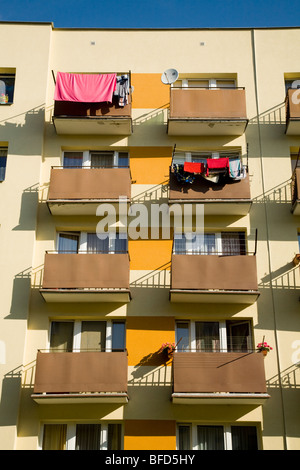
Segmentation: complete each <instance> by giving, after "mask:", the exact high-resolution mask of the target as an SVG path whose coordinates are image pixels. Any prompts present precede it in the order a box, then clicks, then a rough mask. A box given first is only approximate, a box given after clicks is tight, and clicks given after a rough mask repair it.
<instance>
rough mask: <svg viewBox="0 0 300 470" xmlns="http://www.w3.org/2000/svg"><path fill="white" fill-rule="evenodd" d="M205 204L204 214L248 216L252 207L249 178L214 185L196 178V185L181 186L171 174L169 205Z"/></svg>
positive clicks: (201, 178) (199, 177)
mask: <svg viewBox="0 0 300 470" xmlns="http://www.w3.org/2000/svg"><path fill="white" fill-rule="evenodd" d="M191 202H194V203H198V204H205V208H204V214H209V215H213V214H215V215H246V214H248V212H249V210H250V207H251V195H250V183H249V176H248V175H247V176H246V178H244V179H243V180H240V181H235V182H233V181H230V180H229V179H228V180H226V182H224V184H215V183H212V182H210V181H208V180H206V179H205V178H203V177H201V176H196V179H195V181H194V183H192V184H181V183H180V182H178V181H177V178H176V176H175V175H174V173H170V191H169V203H176V204H178V203H191Z"/></svg>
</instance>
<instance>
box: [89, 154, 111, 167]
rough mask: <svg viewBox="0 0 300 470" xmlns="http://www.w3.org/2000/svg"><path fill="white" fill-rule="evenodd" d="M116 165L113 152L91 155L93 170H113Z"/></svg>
mask: <svg viewBox="0 0 300 470" xmlns="http://www.w3.org/2000/svg"><path fill="white" fill-rule="evenodd" d="M113 165H114V153H113V152H97V153H91V168H112V167H113Z"/></svg>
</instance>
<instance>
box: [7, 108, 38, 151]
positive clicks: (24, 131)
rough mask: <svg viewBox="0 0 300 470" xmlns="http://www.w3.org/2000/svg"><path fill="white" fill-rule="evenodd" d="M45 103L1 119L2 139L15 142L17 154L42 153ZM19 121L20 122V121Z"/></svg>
mask: <svg viewBox="0 0 300 470" xmlns="http://www.w3.org/2000/svg"><path fill="white" fill-rule="evenodd" d="M45 112H46V108H45V104H44V103H43V104H42V105H39V106H36V107H34V108H32V109H29V110H28V111H25V112H24V113H20V114H17V115H15V116H11V117H9V118H6V119H3V120H1V121H0V140H5V141H11V142H13V153H14V154H15V155H41V154H42V143H43V135H44V125H45ZM18 121H19V122H18Z"/></svg>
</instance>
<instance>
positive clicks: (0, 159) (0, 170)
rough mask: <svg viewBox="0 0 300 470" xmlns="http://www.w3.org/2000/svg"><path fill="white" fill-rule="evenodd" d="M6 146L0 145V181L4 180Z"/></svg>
mask: <svg viewBox="0 0 300 470" xmlns="http://www.w3.org/2000/svg"><path fill="white" fill-rule="evenodd" d="M6 160H7V148H3V147H2V148H1V147H0V181H4V180H5V173H6Z"/></svg>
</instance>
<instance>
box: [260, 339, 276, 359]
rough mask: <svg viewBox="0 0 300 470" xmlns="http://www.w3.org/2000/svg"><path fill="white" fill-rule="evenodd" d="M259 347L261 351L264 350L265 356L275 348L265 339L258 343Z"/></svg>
mask: <svg viewBox="0 0 300 470" xmlns="http://www.w3.org/2000/svg"><path fill="white" fill-rule="evenodd" d="M257 349H258V350H259V352H262V353H263V355H264V356H266V355H267V354H268V352H269V351H271V350H272V349H273V348H272V347H271V346H270V345H269V344H268V343H266V342H265V341H263V342H262V343H258V345H257Z"/></svg>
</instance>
